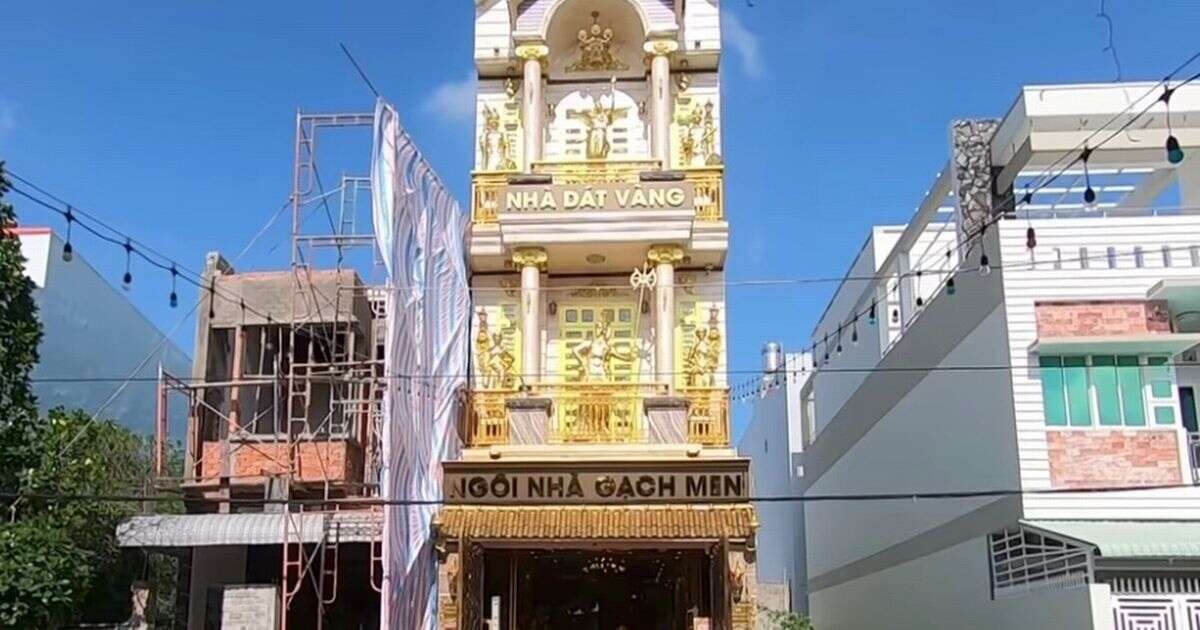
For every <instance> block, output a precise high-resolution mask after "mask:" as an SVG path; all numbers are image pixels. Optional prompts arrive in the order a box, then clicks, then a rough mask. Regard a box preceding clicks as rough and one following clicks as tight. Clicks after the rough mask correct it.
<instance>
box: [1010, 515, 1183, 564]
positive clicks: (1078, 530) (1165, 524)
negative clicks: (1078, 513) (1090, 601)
mask: <svg viewBox="0 0 1200 630" xmlns="http://www.w3.org/2000/svg"><path fill="white" fill-rule="evenodd" d="M1021 524H1022V525H1024V526H1026V527H1029V528H1033V529H1039V530H1042V531H1044V532H1046V533H1047V534H1051V535H1055V536H1058V537H1060V538H1069V539H1072V540H1075V541H1078V542H1081V543H1084V544H1088V545H1092V546H1094V547H1096V551H1097V553H1098V554H1099V555H1100V556H1101V557H1103V558H1200V521H1021Z"/></svg>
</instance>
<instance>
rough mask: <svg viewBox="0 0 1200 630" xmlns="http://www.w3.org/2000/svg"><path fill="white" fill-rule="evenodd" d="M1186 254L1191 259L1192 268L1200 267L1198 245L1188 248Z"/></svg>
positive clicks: (1199, 249)
mask: <svg viewBox="0 0 1200 630" xmlns="http://www.w3.org/2000/svg"><path fill="white" fill-rule="evenodd" d="M1188 254H1189V256H1190V257H1191V259H1192V266H1193V267H1200V245H1192V246H1191V247H1189V248H1188Z"/></svg>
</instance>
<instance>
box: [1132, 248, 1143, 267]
mask: <svg viewBox="0 0 1200 630" xmlns="http://www.w3.org/2000/svg"><path fill="white" fill-rule="evenodd" d="M1133 266H1134V267H1137V268H1138V269H1141V268H1142V267H1145V266H1146V256H1145V255H1144V254H1143V253H1142V248H1141V246H1140V245H1139V246H1137V247H1134V248H1133Z"/></svg>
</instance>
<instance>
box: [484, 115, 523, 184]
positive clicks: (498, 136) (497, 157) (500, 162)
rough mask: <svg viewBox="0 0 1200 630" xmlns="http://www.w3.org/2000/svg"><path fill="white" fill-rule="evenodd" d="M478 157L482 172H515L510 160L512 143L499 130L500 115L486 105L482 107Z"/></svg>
mask: <svg viewBox="0 0 1200 630" xmlns="http://www.w3.org/2000/svg"><path fill="white" fill-rule="evenodd" d="M479 155H480V158H481V164H480V166H481V167H482V170H485V171H496V170H501V171H508V170H516V168H517V164H516V162H515V161H514V160H513V159H512V143H510V142H509V140H508V134H506V133H504V131H503V130H502V129H500V114H499V113H497V112H496V110H494V109H492V108H491V107H489V106H488V105H484V106H483V132H482V133H480V134H479Z"/></svg>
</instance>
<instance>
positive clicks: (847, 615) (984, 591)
mask: <svg viewBox="0 0 1200 630" xmlns="http://www.w3.org/2000/svg"><path fill="white" fill-rule="evenodd" d="M989 580H990V576H989V569H988V556H987V542H986V539H984V538H975V539H972V540H968V541H966V542H963V543H961V544H959V545H956V546H954V547H950V548H948V549H945V550H942V551H940V552H938V553H934V554H931V555H928V556H925V557H923V558H920V559H918V560H914V561H912V562H909V563H906V564H902V565H899V566H896V567H893V568H891V569H887V570H885V571H880V572H878V573H874V574H871V575H868V576H865V577H863V578H860V579H857V580H852V581H850V582H845V583H843V584H839V585H837V586H834V587H832V588H828V589H825V590H822V591H819V592H816V593H813V594H812V595H811V596H810V600H811V614H812V618H813V626H814V627H816V628H819V629H820V630H875V629H878V630H910V629H911V630H928V629H930V628H944V629H947V630H951V629H953V630H966V629H971V630H1033V629H1037V630H1085V629H1086V630H1092V629H1097V630H1110V629H1111V628H1112V612H1111V609H1110V606H1111V603H1110V595H1109V588H1108V586H1107V585H1101V584H1094V585H1090V586H1085V587H1080V588H1074V589H1068V590H1057V591H1044V592H1038V593H1030V594H1026V595H1022V596H1019V597H1008V598H1001V599H998V600H992V599H991V590H990V589H991V585H990V581H989Z"/></svg>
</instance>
